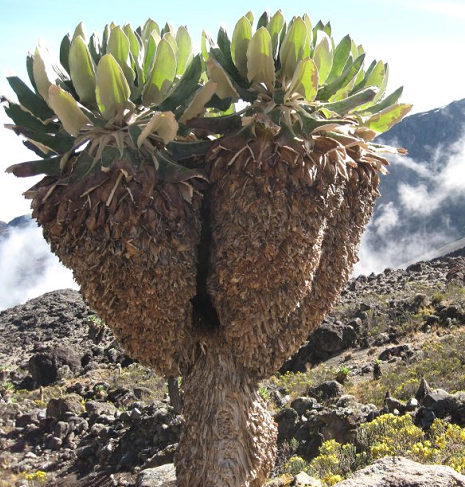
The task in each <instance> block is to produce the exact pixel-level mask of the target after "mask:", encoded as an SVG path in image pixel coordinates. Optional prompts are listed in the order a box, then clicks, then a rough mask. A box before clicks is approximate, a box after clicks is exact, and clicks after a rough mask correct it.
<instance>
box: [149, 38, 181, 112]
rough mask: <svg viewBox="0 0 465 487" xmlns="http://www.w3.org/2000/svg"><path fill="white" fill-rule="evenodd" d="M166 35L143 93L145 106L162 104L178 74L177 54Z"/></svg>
mask: <svg viewBox="0 0 465 487" xmlns="http://www.w3.org/2000/svg"><path fill="white" fill-rule="evenodd" d="M166 35H167V34H165V36H163V39H162V40H161V41H160V44H158V47H157V52H156V54H155V62H154V64H153V68H152V71H151V73H150V76H149V77H148V79H147V82H146V84H145V88H144V91H143V93H142V103H143V104H144V105H145V106H150V105H153V104H156V105H158V104H160V103H161V102H162V101H163V99H164V97H165V95H166V94H167V93H168V91H169V90H170V88H171V86H172V84H173V80H174V78H175V76H176V56H175V53H174V51H173V48H172V47H171V44H170V43H169V41H168V40H167V39H166Z"/></svg>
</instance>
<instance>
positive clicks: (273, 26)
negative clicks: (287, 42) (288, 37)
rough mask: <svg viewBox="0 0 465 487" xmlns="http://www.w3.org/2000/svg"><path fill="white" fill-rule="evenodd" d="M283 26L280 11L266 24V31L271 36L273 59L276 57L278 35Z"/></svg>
mask: <svg viewBox="0 0 465 487" xmlns="http://www.w3.org/2000/svg"><path fill="white" fill-rule="evenodd" d="M283 25H284V16H283V13H282V12H281V10H278V11H277V12H276V13H275V14H274V15H273V17H271V20H270V22H269V23H268V26H267V29H268V32H269V33H270V36H271V44H272V46H273V57H274V56H276V51H277V49H278V42H279V35H280V33H281V31H282V28H283Z"/></svg>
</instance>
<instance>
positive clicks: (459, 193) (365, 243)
mask: <svg viewBox="0 0 465 487" xmlns="http://www.w3.org/2000/svg"><path fill="white" fill-rule="evenodd" d="M390 162H391V165H392V167H393V168H395V169H396V173H397V174H399V171H398V170H399V169H403V170H405V171H409V173H410V177H409V178H408V180H409V181H410V182H404V181H401V180H400V181H399V183H398V185H397V204H395V203H394V202H393V201H389V202H385V203H382V204H380V205H379V207H378V208H377V209H376V211H375V214H374V216H373V218H372V220H371V221H370V223H369V225H368V227H367V230H366V232H365V234H364V235H363V238H362V242H361V246H360V253H359V256H360V262H359V263H358V264H357V265H356V267H355V269H354V274H356V275H358V274H370V273H371V272H375V273H379V272H381V271H383V270H384V269H385V268H387V267H399V266H403V265H405V264H408V263H411V262H413V261H415V260H420V259H421V258H422V256H424V255H425V254H427V253H428V252H430V251H432V250H435V249H438V248H440V247H442V246H444V245H446V244H448V243H450V242H453V241H455V240H458V239H460V238H463V237H465V227H462V228H460V227H459V228H458V227H457V225H456V224H453V222H451V215H452V211H455V212H456V215H457V212H459V211H460V212H462V215H463V213H464V212H465V137H464V138H462V139H461V140H460V141H458V142H457V143H456V144H454V145H453V146H452V147H439V148H438V149H436V150H435V151H434V156H433V158H432V161H431V162H430V163H428V164H426V163H425V162H423V161H415V160H413V159H411V158H409V157H400V156H397V157H393V158H391V159H390ZM385 177H386V178H389V175H387V176H385ZM412 181H413V182H412ZM461 208H463V210H461Z"/></svg>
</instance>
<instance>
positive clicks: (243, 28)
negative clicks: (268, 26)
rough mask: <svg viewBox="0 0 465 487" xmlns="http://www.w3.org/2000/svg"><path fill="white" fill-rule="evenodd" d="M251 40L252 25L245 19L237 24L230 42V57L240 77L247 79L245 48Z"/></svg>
mask: <svg viewBox="0 0 465 487" xmlns="http://www.w3.org/2000/svg"><path fill="white" fill-rule="evenodd" d="M250 39H252V25H251V24H250V21H249V19H248V18H247V17H242V18H241V19H239V21H238V22H237V24H236V26H235V28H234V32H233V36H232V41H231V55H232V59H233V62H234V65H235V66H236V68H237V70H238V71H239V73H240V75H241V76H242V77H244V78H246V77H247V48H248V46H249V42H250Z"/></svg>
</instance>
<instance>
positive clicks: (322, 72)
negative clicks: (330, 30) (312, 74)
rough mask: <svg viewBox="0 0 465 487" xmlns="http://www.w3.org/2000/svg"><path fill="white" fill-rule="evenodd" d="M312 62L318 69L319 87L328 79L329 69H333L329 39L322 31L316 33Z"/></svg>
mask: <svg viewBox="0 0 465 487" xmlns="http://www.w3.org/2000/svg"><path fill="white" fill-rule="evenodd" d="M313 60H314V61H315V64H316V67H317V68H318V84H319V85H320V86H321V85H322V84H323V83H324V82H325V81H326V79H327V78H328V76H329V73H330V72H331V68H332V67H333V52H332V46H331V39H330V38H329V36H328V34H326V32H324V31H322V30H319V31H318V32H317V38H316V46H315V51H314V53H313Z"/></svg>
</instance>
